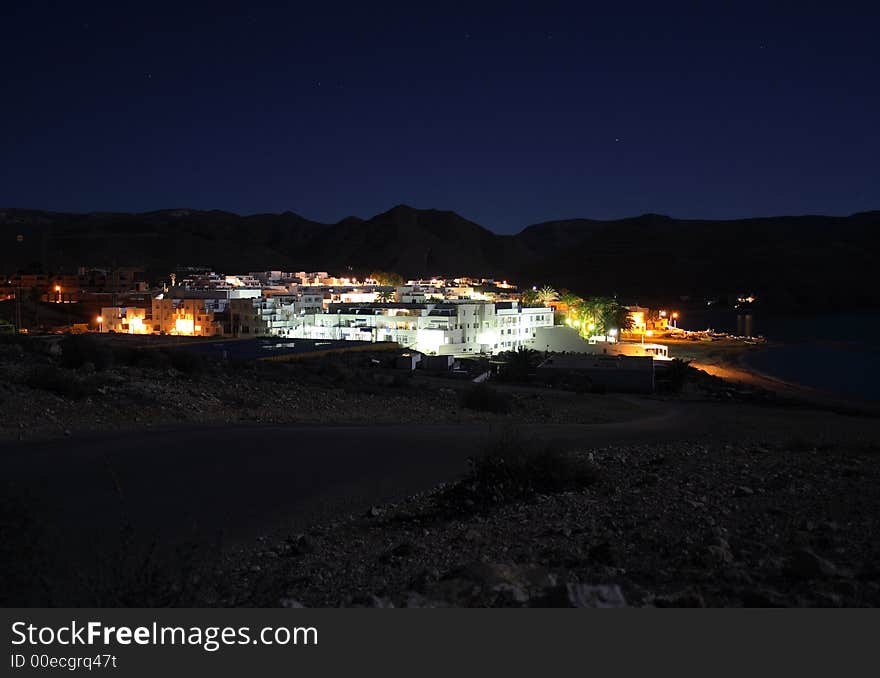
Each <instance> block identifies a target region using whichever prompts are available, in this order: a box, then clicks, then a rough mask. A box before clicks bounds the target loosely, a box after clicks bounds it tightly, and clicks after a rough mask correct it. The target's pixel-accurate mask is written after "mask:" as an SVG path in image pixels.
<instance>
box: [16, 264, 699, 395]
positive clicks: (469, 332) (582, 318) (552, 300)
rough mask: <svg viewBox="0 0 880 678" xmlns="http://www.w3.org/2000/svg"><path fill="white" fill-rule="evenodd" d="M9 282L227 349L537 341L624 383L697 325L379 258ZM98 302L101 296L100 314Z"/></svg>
mask: <svg viewBox="0 0 880 678" xmlns="http://www.w3.org/2000/svg"><path fill="white" fill-rule="evenodd" d="M7 289H14V290H16V294H15V296H16V298H18V297H20V296H21V295H22V290H27V292H28V293H29V294H30V296H31V297H32V298H37V299H39V301H40V302H41V304H42V305H43V307H46V306H48V307H50V308H51V307H52V306H53V305H57V306H58V307H59V308H72V307H74V306H78V307H81V308H78V309H77V311H78V313H77V314H76V315H77V316H78V317H79V319H80V320H86V322H71V323H69V324H68V325H66V326H61V327H55V328H53V331H54V333H56V334H58V333H65V334H68V333H74V334H76V333H100V334H112V335H151V336H157V337H163V336H164V337H166V338H184V337H186V338H202V339H203V340H205V341H207V340H210V342H211V344H213V346H212V349H213V350H214V352H215V353H218V354H219V355H220V356H221V357H230V356H233V357H234V356H241V355H245V354H247V355H250V356H253V357H272V358H279V357H283V356H284V355H293V354H296V355H301V354H302V353H304V352H308V351H314V350H319V349H321V350H327V349H328V348H329V347H330V346H331V345H332V347H333V350H346V349H349V348H356V347H364V346H365V344H367V343H373V344H380V345H383V346H398V347H400V349H403V350H404V351H405V353H403V354H401V356H400V360H399V361H398V362H399V363H400V364H401V365H402V366H403V367H405V368H408V369H418V368H425V367H428V366H430V369H432V370H434V371H436V370H453V369H456V367H459V366H460V360H462V359H466V358H470V357H491V356H498V355H500V354H504V353H507V352H512V351H534V352H541V353H542V354H544V356H545V358H546V359H545V360H543V361H542V362H541V363H540V365H536V366H535V367H536V368H537V369H538V371H539V372H540V373H544V374H546V375H548V378H549V380H550V381H554V380H555V381H558V379H557V377H558V375H559V374H562V373H564V374H572V373H576V374H579V375H580V377H581V381H584V380H585V381H586V382H587V383H589V384H590V386H591V387H592V386H593V385H596V386H598V387H601V388H609V389H613V390H618V391H634V392H652V391H653V390H654V388H655V371H656V369H660V370H662V369H663V368H664V367H665V366H664V364H663V363H665V362H667V361H669V360H671V356H670V355H669V348H668V346H667V345H665V344H662V343H657V339H660V338H662V337H670V338H674V337H676V336H678V337H681V336H682V334H683V332H682V331H681V330H679V328H678V327H677V320H678V315H679V314H678V312H676V311H667V310H664V309H649V308H645V307H641V306H635V305H628V306H624V305H622V304H620V303H619V302H618V301H617V300H616V299H610V298H594V299H582V298H580V297H578V296H576V295H574V294H573V293H570V292H567V291H565V290H562V291H556V290H554V289H552V288H551V287H549V286H544V287H540V288H539V287H537V286H535V287H532V288H525V289H520V288H519V287H517V286H516V285H514V284H512V283H510V282H508V281H507V280H496V279H492V278H470V277H458V278H441V277H432V278H426V279H412V280H404V279H403V278H401V277H400V276H398V275H396V274H394V273H388V272H384V271H376V272H373V273H372V274H370V275H369V276H366V277H364V278H363V279H360V280H359V279H357V278H355V277H350V276H348V277H346V276H336V275H331V274H330V273H328V272H326V271H314V272H308V271H296V272H285V271H278V270H273V271H257V272H249V273H247V274H237V275H228V274H222V273H216V272H214V271H210V270H207V269H200V268H198V267H192V268H184V269H181V270H179V271H178V272H175V273H172V274H170V275H169V277H168V279H167V280H164V281H162V282H161V284H160V285H158V286H155V287H151V286H149V285H148V283H147V282H146V281H145V280H144V279H143V272H142V271H140V270H138V269H135V268H127V269H114V270H111V271H96V270H91V271H87V270H85V269H83V270H82V271H80V273H79V275H77V276H72V275H71V276H21V275H19V276H17V277H15V278H9V279H8V280H7ZM86 309H94V311H93V312H92V313H91V314H90V317H88V318H84V317H83V316H84V315H85V314H87V313H89V311H87V310H86ZM258 339H259V340H260V342H259V343H257V340H258ZM267 339H278V340H284V341H283V342H274V343H272V342H269V343H268V344H267V343H266V340H267ZM296 340H301V341H296ZM349 342H351V343H349ZM255 347H257V348H259V349H262V350H263V351H265V352H264V353H263V354H262V355H260V350H256V349H255ZM270 352H271V356H270ZM551 356H552V357H551ZM423 359H424V362H423Z"/></svg>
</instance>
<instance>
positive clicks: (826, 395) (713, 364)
mask: <svg viewBox="0 0 880 678" xmlns="http://www.w3.org/2000/svg"><path fill="white" fill-rule="evenodd" d="M660 341H662V342H664V343H667V344H668V345H669V346H670V349H671V351H670V353H672V355H673V357H676V358H683V359H686V360H690V364H691V366H692V367H695V368H696V369H698V370H702V371H703V372H705V373H707V374H710V375H712V376H714V377H719V378H721V379H724V380H725V381H727V382H728V383H730V384H735V385H740V386H746V387H749V388H757V389H763V390H766V391H771V392H773V393H775V394H776V395H777V396H781V397H782V399H783V400H782V401H780V402H785V401H787V402H789V403H791V404H800V405H806V406H812V407H819V408H822V409H830V410H833V411H837V412H841V413H846V414H861V415H868V416H880V403H875V402H872V401H869V400H865V399H863V398H859V397H858V396H850V395H841V394H838V393H833V392H831V391H827V390H824V389H821V388H818V387H815V386H810V385H807V384H803V383H800V382H796V381H791V380H788V379H783V378H781V377H777V376H775V375H772V374H768V373H767V372H764V371H763V370H761V369H759V368H757V367H755V366H754V365H753V364H751V363H750V362H749V360H748V357H749V355H750V354H754V353H756V352H761V351H766V350H768V349H771V348H785V347H786V346H788V344H786V343H784V342H780V341H772V342H770V341H768V342H764V343H762V344H745V343H743V342H741V341H739V340H735V339H722V340H718V341H714V342H707V344H708V345H701V344H702V342H694V341H683V340H679V339H667V338H663V339H661V340H660ZM712 344H715V345H714V346H713V345H712ZM682 349H683V350H682ZM688 349H691V350H688ZM694 349H696V350H694Z"/></svg>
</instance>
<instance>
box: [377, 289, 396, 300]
mask: <svg viewBox="0 0 880 678" xmlns="http://www.w3.org/2000/svg"><path fill="white" fill-rule="evenodd" d="M376 301H379V302H382V303H387V302H389V301H394V292H392V291H391V290H379V291H378V292H376Z"/></svg>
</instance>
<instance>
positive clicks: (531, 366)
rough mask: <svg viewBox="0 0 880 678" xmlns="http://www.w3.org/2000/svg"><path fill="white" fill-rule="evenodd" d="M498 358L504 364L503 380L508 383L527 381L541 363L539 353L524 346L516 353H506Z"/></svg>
mask: <svg viewBox="0 0 880 678" xmlns="http://www.w3.org/2000/svg"><path fill="white" fill-rule="evenodd" d="M498 357H499V358H500V359H501V361H502V362H503V363H504V368H503V370H502V373H501V374H502V378H503V379H506V380H508V381H525V380H527V379H528V378H529V376H530V375H531V374H532V372H534V370H535V368H536V367H537V366H538V365H539V364H540V362H541V354H540V353H539V352H538V351H536V350H534V349H531V348H525V347H524V346H520V347H519V348H518V349H516V350H515V351H504V352H503V353H501V354H500V355H499V356H498Z"/></svg>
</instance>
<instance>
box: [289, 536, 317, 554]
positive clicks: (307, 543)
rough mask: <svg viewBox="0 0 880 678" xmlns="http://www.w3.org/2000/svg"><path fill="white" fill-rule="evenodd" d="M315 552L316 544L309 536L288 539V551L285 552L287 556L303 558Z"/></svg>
mask: <svg viewBox="0 0 880 678" xmlns="http://www.w3.org/2000/svg"><path fill="white" fill-rule="evenodd" d="M314 552H315V542H314V540H313V539H311V538H310V537H309V536H307V535H305V534H300V535H297V536H295V537H288V538H287V550H286V551H285V555H288V556H302V555H305V554H307V553H314Z"/></svg>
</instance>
